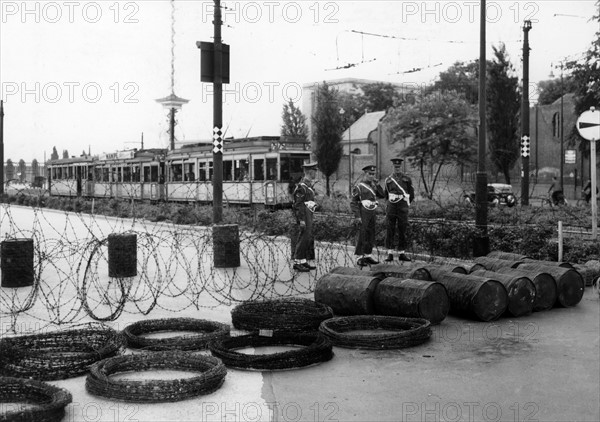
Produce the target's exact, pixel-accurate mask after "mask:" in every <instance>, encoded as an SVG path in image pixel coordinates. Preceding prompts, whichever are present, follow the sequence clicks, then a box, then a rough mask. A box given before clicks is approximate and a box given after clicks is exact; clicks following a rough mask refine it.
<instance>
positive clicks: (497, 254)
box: [487, 251, 530, 261]
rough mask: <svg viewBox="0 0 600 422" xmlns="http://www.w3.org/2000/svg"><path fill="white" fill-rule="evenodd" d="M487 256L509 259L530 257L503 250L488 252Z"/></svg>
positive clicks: (518, 259) (519, 259)
mask: <svg viewBox="0 0 600 422" xmlns="http://www.w3.org/2000/svg"><path fill="white" fill-rule="evenodd" d="M487 256H488V257H489V258H498V259H506V260H507V261H522V260H524V259H530V258H529V257H528V256H527V255H521V254H518V253H512V252H501V251H491V252H490V253H489V254H487Z"/></svg>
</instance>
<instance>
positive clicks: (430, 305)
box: [373, 277, 450, 324]
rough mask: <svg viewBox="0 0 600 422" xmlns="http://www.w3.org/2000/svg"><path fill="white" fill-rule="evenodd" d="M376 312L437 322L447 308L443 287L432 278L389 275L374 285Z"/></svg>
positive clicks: (446, 296)
mask: <svg viewBox="0 0 600 422" xmlns="http://www.w3.org/2000/svg"><path fill="white" fill-rule="evenodd" d="M373 302H374V304H375V313H376V314H379V315H389V316H401V317H407V318H425V319H427V320H429V321H430V322H431V323H432V324H439V323H440V322H441V321H443V319H444V318H446V315H448V311H449V310H450V299H449V298H448V293H447V292H446V288H445V287H444V286H443V285H442V284H440V283H436V282H434V281H424V280H414V279H410V278H409V279H401V278H395V277H388V278H386V279H384V280H383V281H382V282H381V283H379V284H378V285H377V288H376V289H375V294H374V295H373Z"/></svg>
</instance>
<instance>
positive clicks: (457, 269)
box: [423, 264, 467, 281]
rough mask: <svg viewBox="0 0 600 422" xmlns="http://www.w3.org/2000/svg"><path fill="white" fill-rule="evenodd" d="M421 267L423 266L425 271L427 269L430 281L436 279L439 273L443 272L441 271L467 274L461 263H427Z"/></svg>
mask: <svg viewBox="0 0 600 422" xmlns="http://www.w3.org/2000/svg"><path fill="white" fill-rule="evenodd" d="M423 268H425V269H426V270H427V271H429V274H430V275H431V280H432V281H437V279H438V278H439V277H440V274H443V273H458V274H467V270H466V269H465V267H463V266H461V265H451V264H445V265H435V264H428V265H425V266H424V267H423Z"/></svg>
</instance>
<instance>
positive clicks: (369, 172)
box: [350, 165, 385, 267]
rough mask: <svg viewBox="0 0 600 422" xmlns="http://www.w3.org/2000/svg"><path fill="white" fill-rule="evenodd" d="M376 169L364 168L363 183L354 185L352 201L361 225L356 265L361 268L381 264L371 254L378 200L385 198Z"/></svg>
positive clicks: (355, 253)
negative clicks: (376, 177)
mask: <svg viewBox="0 0 600 422" xmlns="http://www.w3.org/2000/svg"><path fill="white" fill-rule="evenodd" d="M376 169H377V168H376V167H375V166H374V165H368V166H365V167H363V168H362V171H363V175H362V178H361V181H360V182H359V183H357V184H356V185H354V187H353V189H352V198H351V199H350V208H351V209H352V212H353V213H354V221H355V222H356V223H357V224H360V230H359V233H358V239H357V241H356V249H355V250H354V256H355V257H358V259H357V260H356V265H358V266H359V267H364V266H365V265H373V264H379V261H377V260H376V259H375V258H373V256H372V255H371V253H372V252H373V246H374V244H375V216H376V212H377V207H378V206H379V203H378V202H377V198H385V192H384V191H383V188H382V187H381V186H380V185H379V183H377V181H376V180H375V170H376Z"/></svg>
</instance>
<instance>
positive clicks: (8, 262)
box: [0, 239, 34, 287]
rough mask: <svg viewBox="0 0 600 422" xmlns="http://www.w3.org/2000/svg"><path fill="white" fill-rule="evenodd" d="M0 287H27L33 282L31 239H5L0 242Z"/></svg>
mask: <svg viewBox="0 0 600 422" xmlns="http://www.w3.org/2000/svg"><path fill="white" fill-rule="evenodd" d="M0 267H2V278H1V283H0V285H1V286H2V287H27V286H32V285H33V282H34V271H33V239H7V240H3V241H2V242H0Z"/></svg>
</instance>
